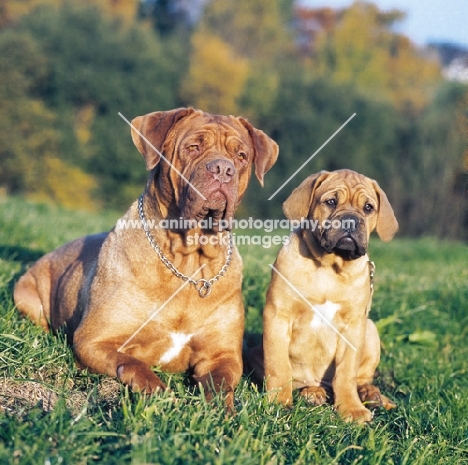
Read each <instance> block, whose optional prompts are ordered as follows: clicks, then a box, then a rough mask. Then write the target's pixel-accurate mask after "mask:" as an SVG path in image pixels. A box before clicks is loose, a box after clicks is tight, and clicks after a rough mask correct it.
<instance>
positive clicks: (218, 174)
mask: <svg viewBox="0 0 468 465" xmlns="http://www.w3.org/2000/svg"><path fill="white" fill-rule="evenodd" d="M206 169H207V170H208V171H209V172H210V173H211V174H212V175H213V177H214V178H215V179H216V180H218V181H219V182H221V183H228V182H229V181H231V179H232V177H233V176H234V175H235V174H236V168H235V167H234V165H233V164H232V163H231V162H230V161H229V160H222V159H220V158H218V159H216V160H212V161H210V162H209V163H207V164H206Z"/></svg>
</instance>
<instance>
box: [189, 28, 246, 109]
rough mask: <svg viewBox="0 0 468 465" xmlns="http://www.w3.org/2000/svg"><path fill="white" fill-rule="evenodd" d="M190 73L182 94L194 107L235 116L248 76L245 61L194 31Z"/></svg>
mask: <svg viewBox="0 0 468 465" xmlns="http://www.w3.org/2000/svg"><path fill="white" fill-rule="evenodd" d="M192 46H193V51H192V56H191V60H190V69H189V74H188V75H187V76H186V78H185V79H184V80H183V83H182V89H181V93H182V95H183V97H184V98H185V99H186V100H187V101H188V102H189V103H190V104H191V105H193V106H195V107H197V108H200V109H202V110H204V111H208V112H211V113H217V114H230V113H232V114H235V113H237V111H238V100H239V98H240V97H241V95H242V93H243V92H244V85H245V83H246V81H247V78H248V74H249V65H248V61H247V60H246V59H245V58H242V57H239V56H237V55H236V53H235V52H234V50H233V49H232V47H231V46H230V45H229V44H227V43H225V42H224V41H223V40H221V39H220V38H219V37H217V36H215V35H213V34H210V33H204V32H201V31H199V32H196V33H195V34H194V35H193V38H192Z"/></svg>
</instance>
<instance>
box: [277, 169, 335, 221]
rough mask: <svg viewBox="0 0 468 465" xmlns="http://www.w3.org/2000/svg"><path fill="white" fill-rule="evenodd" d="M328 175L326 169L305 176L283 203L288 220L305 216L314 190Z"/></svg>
mask: <svg viewBox="0 0 468 465" xmlns="http://www.w3.org/2000/svg"><path fill="white" fill-rule="evenodd" d="M329 175H330V173H329V172H328V171H320V172H319V173H316V174H312V175H311V176H309V177H307V178H306V179H305V180H304V181H302V183H301V184H299V186H298V187H296V188H295V189H294V190H293V191H292V193H291V195H290V196H289V197H288V198H287V199H286V201H285V202H284V203H283V212H284V214H285V215H286V218H287V219H288V220H301V218H307V216H308V214H309V210H310V205H311V203H312V199H313V197H314V192H315V190H316V189H317V187H318V186H320V184H322V182H323V181H325V179H326V178H327V177H328V176H329Z"/></svg>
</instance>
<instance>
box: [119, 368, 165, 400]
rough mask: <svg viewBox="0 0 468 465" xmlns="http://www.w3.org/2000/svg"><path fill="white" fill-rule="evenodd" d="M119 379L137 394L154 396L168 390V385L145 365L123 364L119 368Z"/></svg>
mask: <svg viewBox="0 0 468 465" xmlns="http://www.w3.org/2000/svg"><path fill="white" fill-rule="evenodd" d="M117 377H118V378H119V379H120V381H122V383H124V384H128V385H129V386H130V387H131V388H132V391H136V392H145V393H146V394H153V393H155V392H157V391H164V390H166V389H167V387H166V385H165V384H164V383H163V382H162V381H161V380H160V379H159V378H158V376H156V375H155V374H154V373H153V372H152V371H151V369H150V368H149V366H146V365H145V364H144V363H132V362H130V363H122V364H121V365H119V366H118V367H117Z"/></svg>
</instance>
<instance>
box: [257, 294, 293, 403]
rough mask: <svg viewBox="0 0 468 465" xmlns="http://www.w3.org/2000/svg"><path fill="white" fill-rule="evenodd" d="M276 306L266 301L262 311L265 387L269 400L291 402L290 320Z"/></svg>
mask: <svg viewBox="0 0 468 465" xmlns="http://www.w3.org/2000/svg"><path fill="white" fill-rule="evenodd" d="M289 320H290V318H289V317H288V315H287V314H286V312H284V309H283V310H282V311H281V310H280V311H278V309H277V306H276V305H275V304H272V303H267V305H266V306H265V309H264V311H263V352H264V367H265V378H266V387H267V391H268V398H269V400H270V401H277V402H281V403H282V404H285V405H288V404H291V403H292V367H291V362H290V360H289V345H290V341H291V322H290V321H289Z"/></svg>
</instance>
